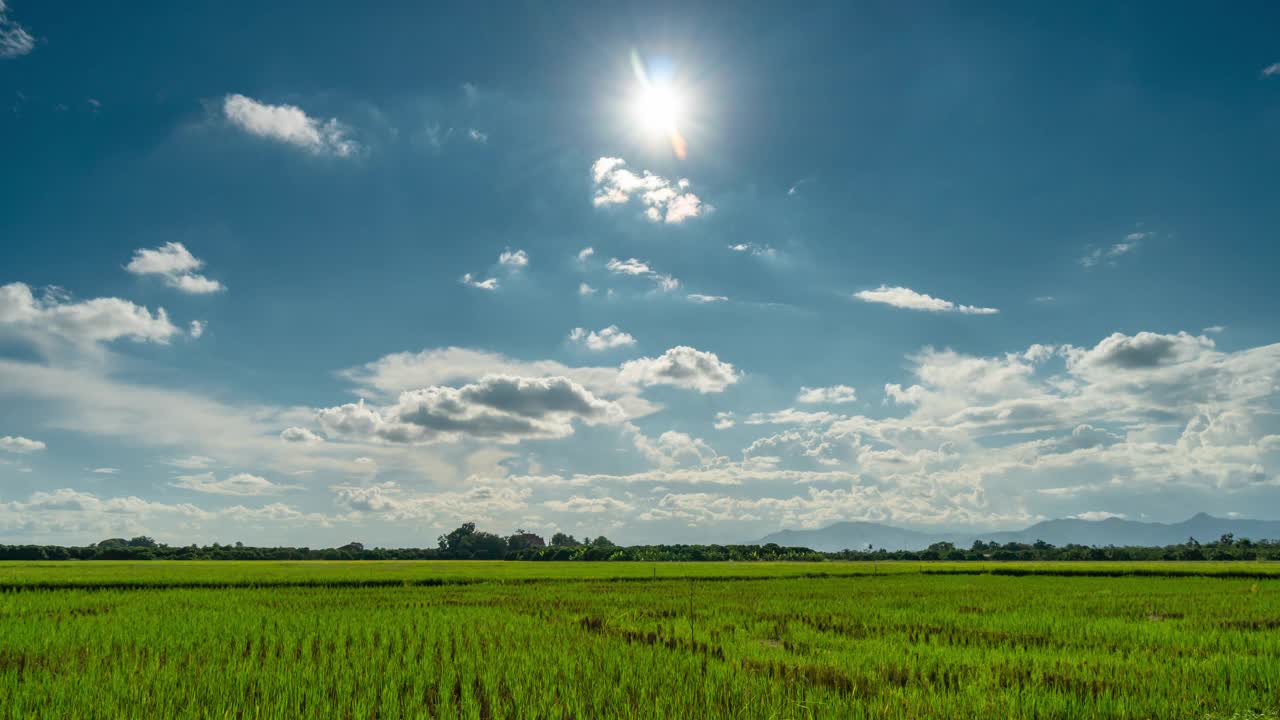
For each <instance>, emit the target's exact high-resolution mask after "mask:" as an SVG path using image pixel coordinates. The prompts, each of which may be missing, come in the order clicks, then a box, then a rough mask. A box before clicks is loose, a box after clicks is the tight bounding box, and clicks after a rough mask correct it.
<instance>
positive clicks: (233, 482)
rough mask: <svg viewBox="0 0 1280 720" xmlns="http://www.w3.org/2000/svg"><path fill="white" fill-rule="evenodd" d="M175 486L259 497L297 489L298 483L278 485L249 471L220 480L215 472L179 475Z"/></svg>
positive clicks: (201, 491) (209, 492) (202, 491)
mask: <svg viewBox="0 0 1280 720" xmlns="http://www.w3.org/2000/svg"><path fill="white" fill-rule="evenodd" d="M173 486H174V487H178V488H182V489H184V490H193V491H195V492H200V493H207V494H210V495H235V496H238V497H257V496H260V495H279V494H280V493H282V492H284V491H286V490H297V489H298V486H296V485H277V484H276V483H273V482H271V481H270V480H268V479H266V478H264V477H260V476H258V475H250V474H249V473H237V474H235V475H232V476H230V477H227V478H224V479H222V480H218V479H216V478H215V477H214V475H213V473H211V472H209V473H200V474H198V475H179V476H178V477H177V478H176V479H175V481H174V483H173Z"/></svg>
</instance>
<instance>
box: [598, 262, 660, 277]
mask: <svg viewBox="0 0 1280 720" xmlns="http://www.w3.org/2000/svg"><path fill="white" fill-rule="evenodd" d="M605 267H607V268H608V269H609V272H611V273H615V274H618V275H652V274H653V270H652V269H651V268H650V267H649V265H648V264H647V263H645V262H644V261H642V260H637V259H635V258H628V259H626V260H619V259H618V258H611V259H610V260H609V263H608V264H607V265H605Z"/></svg>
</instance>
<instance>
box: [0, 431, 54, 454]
mask: <svg viewBox="0 0 1280 720" xmlns="http://www.w3.org/2000/svg"><path fill="white" fill-rule="evenodd" d="M44 449H45V444H44V443H42V442H40V441H39V440H32V439H31V438H25V437H22V436H21V435H5V436H4V437H0V450H3V451H4V452H11V453H17V454H19V455H29V454H31V453H34V452H40V451H41V450H44Z"/></svg>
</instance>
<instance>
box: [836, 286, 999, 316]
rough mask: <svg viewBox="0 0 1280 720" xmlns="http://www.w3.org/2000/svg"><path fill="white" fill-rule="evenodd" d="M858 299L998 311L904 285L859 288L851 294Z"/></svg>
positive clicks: (910, 307)
mask: <svg viewBox="0 0 1280 720" xmlns="http://www.w3.org/2000/svg"><path fill="white" fill-rule="evenodd" d="M853 296H854V297H856V298H857V299H859V300H862V301H864V302H870V303H882V304H884V305H892V306H893V307H897V308H903V309H906V310H922V311H925V312H956V313H963V314H966V315H995V314H996V313H998V312H1000V311H999V310H997V309H996V308H987V307H974V306H973V305H958V304H956V303H953V302H951V301H950V300H943V299H942V298H936V297H932V296H930V295H926V294H924V293H920V292H916V291H915V290H912V289H911V288H906V287H889V286H887V285H881V286H880V287H878V288H876V289H875V290H860V291H858V292H856V293H854V294H853Z"/></svg>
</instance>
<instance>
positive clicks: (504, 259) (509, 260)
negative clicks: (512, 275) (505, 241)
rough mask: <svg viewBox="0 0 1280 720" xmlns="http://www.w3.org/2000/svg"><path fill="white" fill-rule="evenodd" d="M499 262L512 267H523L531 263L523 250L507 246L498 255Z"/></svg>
mask: <svg viewBox="0 0 1280 720" xmlns="http://www.w3.org/2000/svg"><path fill="white" fill-rule="evenodd" d="M498 264H499V265H505V266H507V267H510V268H522V267H525V266H526V265H528V264H529V256H528V255H527V254H526V253H525V251H523V250H515V251H512V250H511V248H507V249H506V250H503V251H502V254H500V255H499V256H498Z"/></svg>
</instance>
